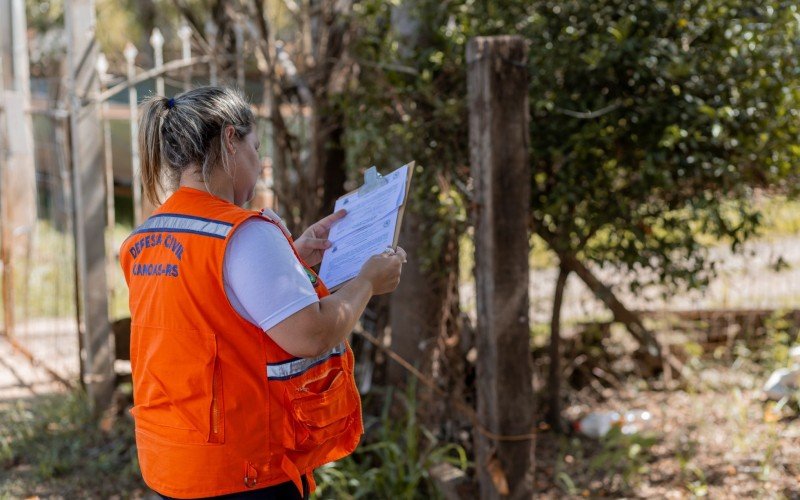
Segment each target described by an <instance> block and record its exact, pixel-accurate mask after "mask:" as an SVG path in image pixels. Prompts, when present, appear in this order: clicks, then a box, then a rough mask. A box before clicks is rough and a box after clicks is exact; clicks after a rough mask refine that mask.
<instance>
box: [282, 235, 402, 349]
mask: <svg viewBox="0 0 800 500" xmlns="http://www.w3.org/2000/svg"><path fill="white" fill-rule="evenodd" d="M405 260H406V253H405V251H403V249H402V248H399V247H398V249H397V251H396V253H382V254H380V255H375V256H373V257H371V258H370V259H369V260H368V261H367V262H366V263H365V264H364V267H362V269H361V272H360V273H359V275H358V276H357V277H356V278H355V279H353V280H351V281H350V282H349V283H347V284H346V285H344V286H343V287H342V288H340V289H339V290H338V291H337V292H336V293H334V294H332V295H329V296H327V297H325V298H323V299H322V300H320V301H319V302H316V303H314V304H311V305H309V306H307V307H305V308H303V309H301V310H300V311H298V312H296V313H295V314H293V315H291V316H289V317H288V318H286V319H285V320H283V321H281V322H280V323H278V324H277V325H275V326H274V327H272V328H270V329H269V330H268V331H267V334H268V335H269V336H270V337H271V338H272V339H273V340H274V341H275V342H276V343H277V344H278V345H279V346H280V347H281V348H282V349H283V350H284V351H286V352H288V353H289V354H291V355H292V356H297V357H300V358H312V357H316V356H319V355H321V354H324V353H325V352H327V351H329V350H330V349H332V348H333V347H335V346H336V345H338V344H339V343H341V342H342V341H343V340H344V339H345V338H346V337H347V335H349V334H350V332H352V331H353V328H354V327H355V325H356V322H357V321H358V318H360V317H361V314H362V313H363V312H364V309H365V308H366V307H367V302H369V299H370V298H371V297H372V296H373V295H381V294H384V293H389V292H391V291H392V290H394V289H395V288H397V285H398V284H399V283H400V273H401V270H402V265H403V262H405Z"/></svg>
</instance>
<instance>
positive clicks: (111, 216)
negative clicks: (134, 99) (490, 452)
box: [97, 52, 117, 300]
mask: <svg viewBox="0 0 800 500" xmlns="http://www.w3.org/2000/svg"><path fill="white" fill-rule="evenodd" d="M97 78H98V80H99V81H100V91H101V92H103V91H105V90H106V87H107V85H106V82H108V59H107V58H106V56H105V54H103V53H102V52H100V53H98V54H97ZM108 109H109V107H108V100H104V101H103V102H102V104H100V110H101V116H102V121H103V153H104V154H103V167H104V169H103V173H104V176H103V177H104V179H105V183H106V275H107V276H114V266H116V265H117V262H116V261H117V259H115V258H114V251H115V250H116V249H115V248H113V244H114V226H115V225H116V212H115V210H114V152H113V151H112V145H111V120H110V119H109V117H108ZM114 293H115V290H114V285H113V283H112V280H108V298H109V300H113V298H114Z"/></svg>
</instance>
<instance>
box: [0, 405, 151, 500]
mask: <svg viewBox="0 0 800 500" xmlns="http://www.w3.org/2000/svg"><path fill="white" fill-rule="evenodd" d="M0 419H2V421H3V425H2V426H0V470H3V474H4V475H6V476H7V477H9V478H10V479H14V478H17V479H19V478H23V481H22V482H23V486H22V487H23V488H32V487H33V486H32V485H35V484H40V483H48V484H61V482H64V483H65V484H62V486H61V487H59V492H60V493H62V494H66V495H67V496H68V497H69V496H71V495H70V494H69V493H68V492H70V491H72V492H73V493H74V494H75V495H76V496H77V495H78V493H77V492H78V491H80V492H83V493H82V494H80V496H84V495H85V494H86V493H87V492H92V494H93V495H94V494H100V492H104V494H108V495H110V494H112V493H117V492H119V491H125V490H128V491H131V490H132V489H133V488H141V487H142V483H141V476H140V475H139V469H138V462H137V460H136V449H135V447H134V446H133V440H134V438H133V423H132V422H131V421H130V420H127V419H120V420H118V421H116V423H114V424H113V425H112V426H111V427H110V429H109V430H108V431H107V432H104V431H102V430H101V429H100V426H99V424H98V422H97V420H96V419H95V418H93V416H92V413H91V409H90V405H89V401H88V398H87V397H86V395H85V393H82V392H74V393H72V394H66V395H64V394H60V395H52V396H45V397H41V398H38V399H36V400H24V399H20V400H17V401H15V402H9V403H4V404H2V405H0ZM29 476H30V477H29ZM66 483H68V484H66ZM15 487H17V486H15V485H14V481H9V483H8V484H7V485H0V496H2V495H3V494H10V495H12V496H20V495H25V496H27V495H29V494H31V493H33V492H32V491H17V490H15V489H14V488H15ZM7 488H10V489H7ZM73 489H74V491H73Z"/></svg>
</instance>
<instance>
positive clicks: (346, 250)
mask: <svg viewBox="0 0 800 500" xmlns="http://www.w3.org/2000/svg"><path fill="white" fill-rule="evenodd" d="M407 176H408V166H407V165H405V166H403V167H400V168H398V169H397V170H395V171H394V172H392V173H391V174H389V175H387V176H386V177H384V178H385V179H387V181H388V182H387V184H386V185H384V186H381V187H380V188H378V189H375V190H374V191H370V192H369V193H366V194H359V193H354V194H351V195H348V196H345V197H343V198H339V199H338V200H336V206H335V208H334V211H337V210H340V209H342V208H344V209H346V210H347V215H346V216H345V217H344V218H343V219H340V220H339V221H337V222H336V223H335V224H334V225H333V227H332V228H331V231H330V234H329V235H328V239H329V240H330V241H331V243H332V245H331V247H330V248H329V249H327V250H325V253H324V254H323V256H322V264H321V266H320V270H319V275H320V278H322V281H323V282H324V283H325V284H326V285H327V286H328V288H334V287H336V286H338V285H340V284H342V283H344V282H345V281H348V280H350V279H353V278H355V277H356V276H357V275H358V272H359V271H360V270H361V266H363V265H364V263H365V262H366V261H367V260H368V259H369V258H370V257H372V256H373V255H376V254H379V253H381V252H383V251H384V250H385V249H386V247H389V246H391V245H392V243H394V234H395V228H396V225H397V215H398V214H397V210H398V209H399V207H400V206H401V205H402V204H403V203H404V202H405V194H406V180H407Z"/></svg>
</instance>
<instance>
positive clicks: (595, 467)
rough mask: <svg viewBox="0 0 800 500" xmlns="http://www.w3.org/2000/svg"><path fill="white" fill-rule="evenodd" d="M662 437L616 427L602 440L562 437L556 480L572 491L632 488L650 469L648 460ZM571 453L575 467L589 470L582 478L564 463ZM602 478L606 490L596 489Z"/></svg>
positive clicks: (625, 489) (580, 469) (610, 490)
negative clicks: (623, 431) (594, 487)
mask: <svg viewBox="0 0 800 500" xmlns="http://www.w3.org/2000/svg"><path fill="white" fill-rule="evenodd" d="M657 442H658V438H657V437H655V436H654V435H651V434H647V433H634V434H623V433H622V432H621V431H620V429H619V428H618V427H613V428H612V429H611V430H610V431H609V433H608V434H606V435H605V436H604V437H603V438H601V439H600V440H599V441H598V442H593V441H588V440H585V439H580V438H566V437H564V438H562V440H561V442H560V452H559V459H558V460H557V461H556V470H555V478H556V484H557V485H558V486H559V487H560V488H561V489H562V490H564V492H565V493H567V494H569V495H575V494H577V493H578V492H579V491H583V490H586V491H589V492H590V493H594V494H603V493H604V492H605V493H607V492H618V493H624V492H630V491H631V490H632V488H634V487H635V486H636V485H637V484H638V482H639V480H640V479H641V478H642V477H644V475H645V474H646V472H647V463H648V462H649V461H650V460H651V459H652V453H651V448H652V447H653V446H654V445H655V444H656V443H657ZM567 457H568V460H567V461H568V462H569V463H571V464H572V466H571V468H572V469H575V470H578V471H581V472H583V471H586V472H587V474H581V479H577V476H575V477H573V476H571V475H570V474H569V472H570V471H569V470H568V468H567V467H566V466H565V465H564V463H565V460H564V458H567ZM596 481H599V482H600V483H601V484H602V485H603V488H604V490H605V491H604V492H603V491H594V490H593V485H595V484H597V483H596Z"/></svg>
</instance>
